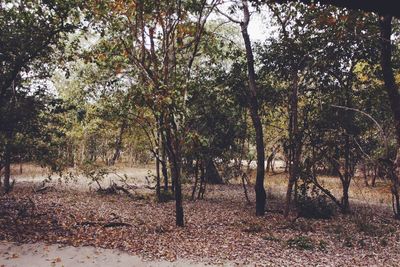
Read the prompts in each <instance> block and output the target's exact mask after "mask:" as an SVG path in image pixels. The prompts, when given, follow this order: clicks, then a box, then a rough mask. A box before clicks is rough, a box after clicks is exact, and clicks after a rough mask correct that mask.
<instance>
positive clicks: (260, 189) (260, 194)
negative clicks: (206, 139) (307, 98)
mask: <svg viewBox="0 0 400 267" xmlns="http://www.w3.org/2000/svg"><path fill="white" fill-rule="evenodd" d="M242 4H243V16H244V18H243V22H241V24H240V26H241V32H242V37H243V41H244V44H245V47H246V59H247V72H248V79H249V86H248V92H247V95H248V104H249V108H250V116H251V120H252V122H253V126H254V130H255V133H256V150H257V176H256V184H255V186H254V189H255V192H256V216H263V215H264V214H265V203H266V198H267V196H266V193H265V188H264V174H265V166H264V165H265V152H264V137H263V128H262V124H261V119H260V115H259V104H258V100H257V94H258V93H257V91H258V90H257V85H256V74H255V70H254V56H253V50H252V47H251V42H250V36H249V34H248V31H247V28H248V25H249V21H250V13H249V8H248V1H247V0H243V1H242Z"/></svg>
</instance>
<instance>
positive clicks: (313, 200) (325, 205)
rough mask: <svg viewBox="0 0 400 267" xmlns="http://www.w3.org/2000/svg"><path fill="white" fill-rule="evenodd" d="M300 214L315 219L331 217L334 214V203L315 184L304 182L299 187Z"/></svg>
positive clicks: (298, 203) (298, 202) (298, 209)
mask: <svg viewBox="0 0 400 267" xmlns="http://www.w3.org/2000/svg"><path fill="white" fill-rule="evenodd" d="M296 206H297V211H298V216H299V217H304V218H313V219H330V218H331V217H332V216H333V215H334V211H335V208H334V205H333V204H332V203H331V202H330V201H329V200H328V199H327V197H326V196H325V195H324V194H323V193H322V192H321V191H320V190H319V189H318V188H317V187H316V186H314V185H311V184H310V183H308V182H303V183H302V184H301V185H300V186H299V187H298V200H297V203H296Z"/></svg>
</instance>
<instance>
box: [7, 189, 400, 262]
mask: <svg viewBox="0 0 400 267" xmlns="http://www.w3.org/2000/svg"><path fill="white" fill-rule="evenodd" d="M185 191H186V193H187V194H189V191H190V188H189V187H187V188H185ZM250 193H251V195H250V197H251V198H252V199H254V195H252V192H250ZM281 207H282V200H281V199H280V198H278V197H275V198H272V197H271V198H270V199H269V200H268V209H269V210H270V212H267V214H266V216H265V217H262V218H258V217H255V216H254V214H253V211H254V207H253V205H247V204H246V203H245V201H244V197H243V191H242V188H241V186H238V185H222V186H208V187H207V193H206V199H204V200H198V201H194V202H192V201H190V200H188V199H186V200H185V201H184V210H185V221H186V226H185V227H184V228H178V227H176V226H175V221H174V202H172V201H171V202H168V203H156V202H155V201H154V200H153V199H152V198H150V197H144V198H140V197H138V199H137V200H132V199H131V198H128V197H126V196H125V195H99V194H97V193H95V192H82V191H75V190H60V189H55V188H52V189H51V190H48V191H45V192H42V193H33V191H32V190H31V187H30V186H27V185H25V186H24V185H23V184H20V185H19V186H18V187H16V188H15V191H14V192H13V193H12V194H10V195H7V196H2V197H0V240H7V241H13V242H20V243H34V242H46V243H57V244H65V245H72V246H94V247H99V248H109V249H119V250H122V251H125V252H129V253H132V254H135V255H138V256H141V257H144V258H145V259H146V260H168V261H174V260H176V259H186V260H190V261H192V262H206V263H211V264H224V263H227V262H229V263H230V264H232V263H233V264H235V263H237V264H257V265H274V266H276V265H279V266H289V265H290V266H306V265H307V266H317V265H319V266H367V265H378V266H398V265H399V262H400V254H399V253H398V251H400V227H399V223H398V222H397V221H395V220H393V219H391V214H390V210H384V209H382V208H381V207H379V208H378V207H374V206H373V205H369V206H368V207H365V206H354V207H353V208H354V209H355V210H357V211H356V212H355V213H354V214H353V215H347V216H343V215H340V214H337V215H336V216H335V217H334V218H333V219H331V220H313V219H302V218H299V219H297V220H296V221H294V222H288V221H287V220H285V219H284V218H283V216H282V215H281V213H280V212H279V210H280V209H281Z"/></svg>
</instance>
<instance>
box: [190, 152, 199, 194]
mask: <svg viewBox="0 0 400 267" xmlns="http://www.w3.org/2000/svg"><path fill="white" fill-rule="evenodd" d="M198 183H199V159H197V160H196V166H195V169H194V184H193V189H192V196H191V198H190V199H191V200H192V201H193V200H194V196H195V194H196V189H197V184H198Z"/></svg>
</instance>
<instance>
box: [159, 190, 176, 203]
mask: <svg viewBox="0 0 400 267" xmlns="http://www.w3.org/2000/svg"><path fill="white" fill-rule="evenodd" d="M171 200H175V195H174V192H172V190H169V191H164V190H162V191H161V192H160V199H159V201H160V202H168V201H171Z"/></svg>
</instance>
